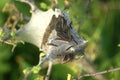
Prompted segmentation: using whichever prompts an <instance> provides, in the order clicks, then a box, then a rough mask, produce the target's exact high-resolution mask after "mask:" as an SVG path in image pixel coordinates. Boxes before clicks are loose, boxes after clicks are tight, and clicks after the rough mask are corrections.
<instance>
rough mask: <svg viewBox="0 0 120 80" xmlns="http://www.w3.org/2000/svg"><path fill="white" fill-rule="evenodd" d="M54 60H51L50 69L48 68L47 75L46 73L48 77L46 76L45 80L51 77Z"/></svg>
mask: <svg viewBox="0 0 120 80" xmlns="http://www.w3.org/2000/svg"><path fill="white" fill-rule="evenodd" d="M52 65H53V64H52V62H51V61H49V65H48V70H47V75H46V77H45V80H49V78H50V74H51V70H52Z"/></svg>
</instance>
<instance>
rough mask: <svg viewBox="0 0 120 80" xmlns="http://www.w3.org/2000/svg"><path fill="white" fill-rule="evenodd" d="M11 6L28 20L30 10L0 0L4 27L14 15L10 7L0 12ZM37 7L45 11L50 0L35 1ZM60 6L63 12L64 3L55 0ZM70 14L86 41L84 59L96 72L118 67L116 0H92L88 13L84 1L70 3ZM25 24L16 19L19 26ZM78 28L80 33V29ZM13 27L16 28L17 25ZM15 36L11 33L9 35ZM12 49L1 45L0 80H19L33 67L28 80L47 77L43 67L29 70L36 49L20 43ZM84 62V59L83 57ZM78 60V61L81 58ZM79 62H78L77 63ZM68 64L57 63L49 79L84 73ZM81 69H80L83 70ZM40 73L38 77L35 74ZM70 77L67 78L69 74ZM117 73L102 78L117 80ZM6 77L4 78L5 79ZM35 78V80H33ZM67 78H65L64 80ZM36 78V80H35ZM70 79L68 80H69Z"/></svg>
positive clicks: (35, 58) (78, 66)
mask: <svg viewBox="0 0 120 80" xmlns="http://www.w3.org/2000/svg"><path fill="white" fill-rule="evenodd" d="M8 2H9V3H13V4H14V5H15V6H16V8H17V10H18V12H20V13H22V15H25V16H28V17H30V16H31V14H30V13H29V11H30V7H29V6H28V5H27V4H25V3H21V2H18V1H15V0H0V26H4V25H5V23H6V21H7V19H8V18H9V16H10V15H15V14H17V11H15V10H14V9H13V7H9V8H7V9H8V10H6V11H3V8H4V7H5V5H6V3H8ZM35 3H36V5H37V6H38V7H39V8H40V9H42V10H47V9H48V8H50V7H51V4H50V1H49V0H41V1H40V0H36V1H35ZM58 3H59V7H60V8H61V9H63V7H64V5H65V4H64V0H58ZM69 4H70V8H69V9H68V10H66V11H68V12H69V14H70V17H71V19H72V21H73V24H74V26H75V28H76V29H77V30H78V33H79V34H80V35H81V36H82V37H84V38H85V39H86V40H88V46H87V48H86V53H85V57H86V58H88V59H89V61H91V62H92V64H93V65H94V66H95V67H96V71H97V72H98V71H103V70H106V69H111V68H115V67H119V66H120V62H119V61H120V58H119V56H120V36H119V34H120V28H119V27H120V22H119V21H120V7H119V5H120V1H119V0H91V3H90V5H89V7H88V12H86V10H87V7H86V6H87V0H69ZM14 17H15V16H13V18H12V20H11V21H10V23H8V24H9V25H7V27H9V28H11V26H12V24H13V23H14V21H15V20H16V17H15V18H14ZM26 22H27V21H24V20H23V19H19V21H18V24H24V23H26ZM79 27H80V30H79ZM16 28H19V26H18V25H16ZM11 35H12V36H13V37H14V30H13V32H12V33H11ZM11 49H12V46H11V45H7V44H4V43H0V80H22V79H23V77H24V75H23V73H25V70H26V69H27V70H28V71H29V68H30V69H31V68H33V69H32V70H33V71H34V73H33V75H32V76H31V80H42V79H43V75H45V74H46V70H47V68H46V67H43V69H40V68H38V67H32V66H35V65H37V63H38V61H39V53H40V51H39V49H38V48H36V47H35V46H33V45H31V44H29V43H25V44H22V43H19V44H18V45H17V46H16V48H15V49H14V51H13V52H12V51H11ZM83 59H84V58H83ZM80 60H81V59H80ZM78 62H79V61H78ZM78 62H75V61H74V62H71V63H67V64H56V65H54V66H53V69H52V73H51V76H50V79H51V80H70V79H71V78H76V77H77V76H78V74H81V75H82V74H85V73H88V72H87V69H86V68H87V67H86V65H83V63H80V62H79V63H78ZM82 66H83V67H82ZM38 72H40V74H41V75H42V76H40V75H37V74H36V73H38ZM68 74H69V75H68ZM119 75H120V72H119V71H116V72H111V73H108V74H105V75H102V76H103V77H104V78H105V79H107V80H119ZM6 76H7V77H6ZM36 77H37V78H36ZM67 77H68V78H67ZM35 78H36V79H35ZM69 78H70V79H69ZM83 80H96V79H95V78H94V77H86V78H83Z"/></svg>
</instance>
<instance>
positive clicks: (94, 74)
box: [78, 67, 120, 80]
mask: <svg viewBox="0 0 120 80" xmlns="http://www.w3.org/2000/svg"><path fill="white" fill-rule="evenodd" d="M119 70H120V67H118V68H114V69H110V70H105V71H101V72H97V73H88V74H84V75H81V76H79V77H78V80H80V79H81V78H83V77H90V76H96V75H101V74H106V73H110V72H114V71H119Z"/></svg>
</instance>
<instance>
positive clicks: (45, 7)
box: [40, 2, 48, 9]
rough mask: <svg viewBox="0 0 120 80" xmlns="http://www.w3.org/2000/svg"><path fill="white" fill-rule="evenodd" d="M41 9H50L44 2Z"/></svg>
mask: <svg viewBox="0 0 120 80" xmlns="http://www.w3.org/2000/svg"><path fill="white" fill-rule="evenodd" d="M40 7H41V8H42V9H47V8H48V7H47V4H46V3H44V2H41V3H40Z"/></svg>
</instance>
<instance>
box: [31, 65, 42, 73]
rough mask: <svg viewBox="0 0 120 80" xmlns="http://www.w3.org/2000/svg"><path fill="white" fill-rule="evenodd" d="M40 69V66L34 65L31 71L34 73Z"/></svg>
mask: <svg viewBox="0 0 120 80" xmlns="http://www.w3.org/2000/svg"><path fill="white" fill-rule="evenodd" d="M40 69H41V68H40V66H34V67H33V68H32V71H33V73H34V74H37V73H38V72H39V71H40Z"/></svg>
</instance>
